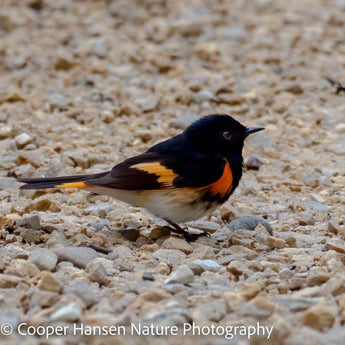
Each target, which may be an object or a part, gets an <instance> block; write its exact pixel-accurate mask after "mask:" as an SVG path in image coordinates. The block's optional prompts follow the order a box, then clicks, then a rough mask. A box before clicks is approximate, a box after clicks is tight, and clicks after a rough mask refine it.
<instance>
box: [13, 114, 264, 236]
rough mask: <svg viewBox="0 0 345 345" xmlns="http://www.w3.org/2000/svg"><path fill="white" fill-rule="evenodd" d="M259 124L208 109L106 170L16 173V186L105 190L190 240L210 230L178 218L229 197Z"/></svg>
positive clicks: (204, 210) (201, 211) (190, 216)
mask: <svg viewBox="0 0 345 345" xmlns="http://www.w3.org/2000/svg"><path fill="white" fill-rule="evenodd" d="M263 129H264V128H263V127H246V126H244V125H242V124H241V123H240V122H238V121H237V120H235V119H234V118H233V117H231V116H230V115H226V114H211V115H207V116H203V117H201V118H199V119H198V120H196V121H195V122H193V123H192V124H190V125H189V126H188V127H187V128H186V129H185V130H184V131H183V132H182V133H181V134H178V135H176V136H174V137H171V138H170V139H167V140H165V141H162V142H160V143H158V144H156V145H154V146H152V147H151V148H149V149H148V150H147V151H146V152H144V153H142V154H139V155H136V156H134V157H131V158H128V159H126V160H124V161H123V162H121V163H119V164H117V165H115V166H114V167H113V168H112V169H111V170H109V171H105V172H101V173H97V174H89V175H75V176H62V177H48V178H44V177H43V178H25V179H19V182H23V183H25V184H24V185H22V186H20V189H46V188H78V189H83V190H86V191H90V192H92V193H94V194H103V195H107V196H110V197H112V198H115V199H117V200H121V201H124V202H126V203H128V204H130V205H132V206H135V207H140V208H144V209H146V210H147V211H148V212H149V213H151V214H152V215H154V216H156V217H158V218H161V219H164V220H165V221H166V222H167V223H168V224H169V225H170V227H169V228H170V230H171V231H172V232H175V233H178V234H181V235H183V236H184V237H185V238H186V239H187V240H189V241H192V240H196V239H197V238H199V236H202V235H206V236H207V235H208V234H207V233H202V234H192V233H190V232H189V231H188V230H187V228H182V227H181V226H180V225H179V223H185V222H189V221H192V220H197V219H200V218H202V217H204V216H205V215H207V214H210V213H211V212H213V211H214V210H215V209H217V208H218V207H219V206H220V205H222V204H223V203H224V202H226V201H227V200H228V199H229V197H230V195H231V194H232V193H233V192H234V190H235V189H236V187H237V186H238V184H239V182H240V179H241V177H242V172H243V157H242V150H243V146H244V141H245V139H246V138H247V137H248V136H249V135H251V134H253V133H256V132H259V131H262V130H263Z"/></svg>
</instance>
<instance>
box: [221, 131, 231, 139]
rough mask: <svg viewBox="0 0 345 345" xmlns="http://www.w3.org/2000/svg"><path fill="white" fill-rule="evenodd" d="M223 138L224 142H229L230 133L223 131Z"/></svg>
mask: <svg viewBox="0 0 345 345" xmlns="http://www.w3.org/2000/svg"><path fill="white" fill-rule="evenodd" d="M223 137H224V138H225V139H226V140H230V139H231V133H230V132H229V131H225V132H223Z"/></svg>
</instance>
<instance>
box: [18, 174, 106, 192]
mask: <svg viewBox="0 0 345 345" xmlns="http://www.w3.org/2000/svg"><path fill="white" fill-rule="evenodd" d="M107 174H108V172H103V173H99V174H93V175H75V176H61V177H43V178H23V179H18V182H23V183H25V184H24V185H22V186H20V187H19V188H20V189H45V188H87V183H85V185H84V186H83V183H82V182H87V181H90V180H93V179H95V178H98V177H102V176H104V175H107ZM78 182H80V184H79V185H78ZM90 185H92V183H91V184H90Z"/></svg>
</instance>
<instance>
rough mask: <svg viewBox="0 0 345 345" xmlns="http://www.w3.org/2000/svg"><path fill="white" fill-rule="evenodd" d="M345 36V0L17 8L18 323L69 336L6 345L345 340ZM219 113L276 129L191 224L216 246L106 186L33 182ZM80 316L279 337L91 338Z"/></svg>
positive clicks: (0, 81)
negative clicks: (175, 230) (92, 191)
mask: <svg viewBox="0 0 345 345" xmlns="http://www.w3.org/2000/svg"><path fill="white" fill-rule="evenodd" d="M344 27H345V2H344V1H343V0H334V1H326V0H324V1H319V0H313V1H307V0H302V1H301V0H299V1H291V0H286V1H285V0H282V1H273V0H272V1H270V0H257V1H243V0H234V1H207V2H204V1H196V0H193V1H168V2H165V1H161V0H147V1H144V0H142V1H140V0H138V1H127V0H126V1H91V0H90V1H72V0H63V1H53V0H42V1H40V0H22V1H10V0H2V1H1V6H0V176H1V178H0V226H1V232H0V241H1V245H0V273H1V274H0V323H1V324H6V325H10V327H13V329H14V330H17V329H18V326H19V325H22V324H23V323H26V325H24V326H21V327H22V333H23V332H24V333H25V332H27V329H28V327H29V326H30V325H31V326H34V327H38V326H39V325H43V326H44V327H47V326H48V325H50V326H54V327H58V326H60V327H62V326H66V327H67V329H69V331H70V332H69V335H68V334H65V335H60V336H59V335H58V333H57V331H56V329H55V335H51V336H50V338H49V340H47V339H46V337H45V336H44V335H43V336H42V337H37V336H33V337H29V336H25V335H20V334H18V333H17V332H14V333H13V334H12V336H6V335H4V334H5V333H6V329H1V331H2V333H4V334H3V335H2V336H1V335H0V341H1V343H4V344H5V343H6V344H17V343H19V342H20V343H21V344H23V345H24V344H47V342H48V343H49V344H64V343H68V344H95V345H97V344H144V343H145V344H175V343H176V344H177V343H181V342H182V341H183V342H184V343H185V344H210V343H212V344H219V345H220V344H252V345H260V344H281V345H297V344H301V343H303V344H306V345H309V344H310V345H318V344H325V343H327V344H344V339H345V328H344V323H345V266H344V265H345V225H344V194H345V189H344V185H345V159H344V157H345V115H344V113H345V93H344V92H343V91H342V90H341V88H339V87H338V89H339V90H338V91H339V92H338V93H337V92H336V91H337V87H336V85H335V86H332V85H331V83H330V82H329V81H328V80H327V78H331V79H332V80H336V81H339V82H342V81H345V72H344V71H345V69H344V67H345V41H344ZM210 113H226V114H230V115H232V116H234V117H235V118H236V119H237V120H239V121H241V122H242V123H244V124H246V125H248V126H263V127H265V128H266V130H265V131H264V132H262V133H259V134H256V135H255V136H254V135H253V137H252V138H250V139H249V140H248V141H247V142H246V145H245V149H244V157H245V160H246V161H247V160H248V159H249V158H250V157H251V159H250V164H249V166H251V167H256V168H259V169H258V170H248V171H247V172H245V174H244V176H243V178H242V181H241V183H240V186H239V187H238V189H237V190H236V192H235V193H234V194H233V196H232V197H231V199H230V200H229V201H228V202H227V203H226V204H225V205H224V206H222V207H221V208H220V209H219V210H217V211H216V212H214V213H213V214H212V215H210V216H209V217H207V218H205V219H203V220H201V221H197V222H196V223H193V224H192V225H191V228H194V229H203V230H205V229H206V230H207V231H209V232H211V233H212V234H211V238H201V239H199V240H198V241H196V242H193V243H187V242H186V241H185V240H183V239H181V238H178V237H177V236H175V235H169V233H167V232H166V229H164V227H163V226H164V224H163V223H162V221H160V220H157V219H154V218H153V217H152V216H151V215H149V214H147V213H145V212H142V211H141V210H139V209H135V208H133V207H130V206H128V205H126V204H123V203H121V202H119V201H116V200H111V199H109V198H108V197H102V196H101V197H90V196H88V194H87V193H86V192H83V191H67V192H64V191H61V190H54V191H19V190H18V184H17V183H16V182H15V177H33V176H42V175H44V176H56V175H69V174H83V173H95V172H101V171H104V170H107V169H110V168H111V167H112V166H113V165H114V164H115V163H118V162H120V161H122V160H123V159H125V158H128V157H130V156H132V155H135V154H138V153H141V152H143V151H144V150H146V149H147V148H149V147H150V146H151V145H153V144H155V143H157V142H159V141H162V140H164V139H167V138H169V137H171V136H173V135H176V134H178V133H181V131H182V130H183V129H184V128H185V127H186V126H187V125H188V124H189V123H190V122H191V121H193V120H195V119H197V118H199V117H200V116H202V115H206V114H210ZM253 156H254V157H253ZM255 157H256V158H257V159H255ZM260 164H261V166H260ZM248 214H250V215H253V217H252V218H251V224H252V222H254V223H255V224H254V228H253V227H251V226H250V224H249V223H250V222H248V221H246V219H243V218H242V219H241V217H242V216H244V215H248ZM259 216H260V217H263V218H264V219H263V218H259ZM235 219H240V220H239V221H237V222H239V224H240V226H239V230H235V231H232V230H234V223H231V222H232V221H234V220H235ZM264 220H267V221H268V222H269V224H270V226H271V227H272V229H273V236H271V235H270V234H269V232H268V230H267V229H268V226H267V223H265V222H264ZM229 223H231V224H232V225H230V226H229V227H230V228H229V227H228V225H229ZM259 223H260V224H259ZM235 224H236V223H235ZM237 228H238V227H237ZM230 229H232V230H230ZM192 231H193V230H192ZM89 245H95V246H99V247H104V248H105V249H106V251H105V252H104V253H100V252H98V251H95V250H93V249H90V248H88V247H87V246H89ZM71 247H73V248H71ZM80 322H81V323H83V324H84V325H103V326H106V327H109V326H110V325H112V326H115V327H118V326H124V327H131V326H132V325H133V324H135V325H146V326H148V325H156V326H157V327H158V326H159V327H161V326H177V328H178V329H179V330H180V332H181V330H182V329H183V326H184V325H186V324H190V323H192V322H194V323H195V325H199V326H205V327H206V328H205V330H207V329H210V328H209V327H211V325H213V326H217V327H220V328H219V329H218V331H219V332H221V330H222V329H224V330H225V329H226V327H230V326H249V325H252V326H255V325H257V323H258V322H259V323H260V325H262V326H267V327H273V331H272V334H271V335H270V337H269V339H267V334H262V333H261V334H259V335H255V336H252V337H251V339H248V336H247V335H246V334H243V335H240V336H234V337H233V339H231V340H229V339H227V338H226V337H225V335H224V334H220V335H212V334H211V335H208V336H207V335H200V336H198V335H192V334H191V333H188V334H187V335H186V336H181V335H180V336H174V335H170V336H169V335H168V336H163V337H154V336H152V332H153V331H150V332H149V336H147V337H139V336H137V335H135V332H132V333H133V334H131V332H130V331H129V330H128V329H129V328H126V329H127V333H126V335H120V336H109V337H105V336H103V337H93V336H88V335H87V334H86V335H84V336H80V335H79V334H77V335H74V336H73V334H71V332H72V331H71V329H72V328H71V327H72V325H73V324H74V325H78V324H79V323H80ZM237 330H239V328H237ZM132 331H133V330H132ZM205 332H206V331H205ZM232 332H235V331H234V328H232ZM103 334H104V333H103Z"/></svg>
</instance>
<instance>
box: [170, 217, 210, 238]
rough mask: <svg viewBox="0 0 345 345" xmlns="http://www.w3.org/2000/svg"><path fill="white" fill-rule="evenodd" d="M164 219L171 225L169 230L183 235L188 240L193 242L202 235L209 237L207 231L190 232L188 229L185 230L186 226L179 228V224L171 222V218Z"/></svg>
mask: <svg viewBox="0 0 345 345" xmlns="http://www.w3.org/2000/svg"><path fill="white" fill-rule="evenodd" d="M166 221H167V222H168V223H169V224H170V225H171V227H169V229H170V231H172V232H175V233H176V234H180V235H183V237H184V238H185V239H186V240H187V241H188V242H194V241H196V240H197V239H198V238H200V237H202V236H206V237H211V236H210V234H209V233H208V232H202V233H200V234H192V233H190V232H189V231H187V230H188V228H187V227H186V228H181V227H180V226H179V225H177V224H176V223H174V222H172V221H171V220H168V219H166Z"/></svg>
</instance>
